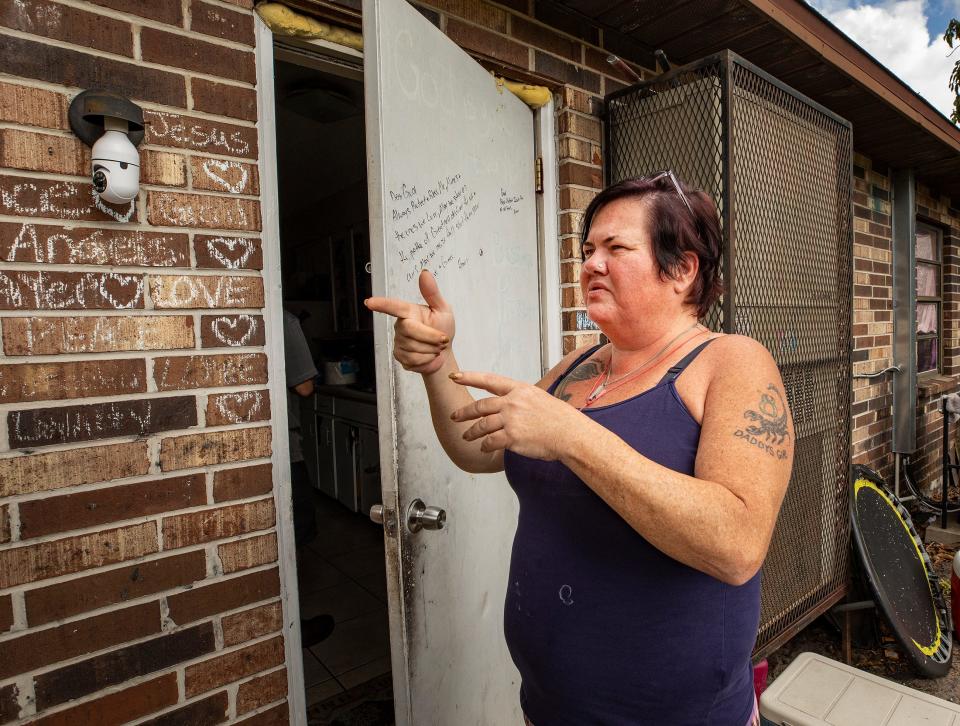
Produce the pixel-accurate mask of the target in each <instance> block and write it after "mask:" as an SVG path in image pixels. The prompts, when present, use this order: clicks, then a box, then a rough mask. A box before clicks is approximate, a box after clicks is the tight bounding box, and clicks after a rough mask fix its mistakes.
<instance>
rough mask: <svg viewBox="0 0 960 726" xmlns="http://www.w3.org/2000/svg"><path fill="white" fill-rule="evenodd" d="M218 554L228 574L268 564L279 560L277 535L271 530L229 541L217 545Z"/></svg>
mask: <svg viewBox="0 0 960 726" xmlns="http://www.w3.org/2000/svg"><path fill="white" fill-rule="evenodd" d="M217 554H218V555H219V557H220V563H221V564H222V565H223V571H224V573H227V574H229V573H231V572H239V571H240V570H246V569H249V568H251V567H259V566H260V565H267V564H270V563H271V562H276V561H277V535H276V533H275V532H271V533H270V534H265V535H263V536H261V537H247V538H246V539H241V540H238V541H237V542H227V543H226V544H222V545H220V546H219V547H217Z"/></svg>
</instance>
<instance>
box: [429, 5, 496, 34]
mask: <svg viewBox="0 0 960 726" xmlns="http://www.w3.org/2000/svg"><path fill="white" fill-rule="evenodd" d="M425 2H426V4H427V5H432V6H433V7H435V8H438V9H439V10H442V11H444V12H445V13H447V14H448V15H456V16H457V17H459V18H463V19H464V20H469V21H470V22H471V23H475V24H476V25H482V26H483V27H485V28H490V29H491V30H497V31H499V32H501V33H506V32H507V13H506V12H504V10H502V9H501V8H498V7H496V6H494V5H490V4H489V3H485V2H483V0H425Z"/></svg>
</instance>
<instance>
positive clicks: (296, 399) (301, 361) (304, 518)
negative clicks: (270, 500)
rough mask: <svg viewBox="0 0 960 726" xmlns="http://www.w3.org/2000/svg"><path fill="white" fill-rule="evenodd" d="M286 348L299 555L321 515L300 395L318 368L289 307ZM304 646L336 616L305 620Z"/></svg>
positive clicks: (321, 636) (309, 388) (310, 387)
mask: <svg viewBox="0 0 960 726" xmlns="http://www.w3.org/2000/svg"><path fill="white" fill-rule="evenodd" d="M283 352H284V357H285V366H286V370H285V373H286V383H287V427H288V428H289V432H288V433H289V447H290V487H291V490H292V497H293V532H294V541H295V542H296V546H297V556H298V557H299V556H300V553H301V552H302V551H303V549H304V547H305V546H306V544H307V543H308V542H310V541H311V540H312V539H313V538H314V537H316V536H317V518H316V512H315V511H314V508H313V484H312V482H311V481H310V473H309V471H308V470H307V465H306V463H304V460H303V438H302V435H301V432H300V399H301V398H309V397H310V396H312V395H313V392H314V379H315V378H316V377H317V368H316V366H315V365H314V363H313V356H312V355H310V347H309V346H308V345H307V339H306V337H304V335H303V328H302V327H301V326H300V320H299V319H298V318H297V316H296V315H294V314H293V313H291V312H290V311H289V310H284V311H283ZM300 628H301V640H302V644H303V647H309V646H311V645H316V644H317V643H319V642H321V641H323V640H325V639H326V638H328V637H329V636H330V634H331V633H332V632H333V628H334V619H333V616H331V615H328V614H323V615H317V616H316V617H313V618H309V619H307V620H301V622H300Z"/></svg>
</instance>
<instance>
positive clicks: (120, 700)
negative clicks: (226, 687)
mask: <svg viewBox="0 0 960 726" xmlns="http://www.w3.org/2000/svg"><path fill="white" fill-rule="evenodd" d="M177 697H178V693H177V674H176V673H167V674H166V675H163V676H160V677H159V678H154V679H153V680H150V681H146V682H144V683H138V684H137V685H135V686H131V687H130V688H125V689H124V690H122V691H116V692H115V693H111V694H110V695H108V696H104V697H103V698H98V699H96V700H94V701H87V702H86V703H81V704H80V705H79V706H74V707H73V708H68V709H66V710H64V711H57V712H56V713H52V714H50V715H48V716H42V717H41V718H40V719H38V720H37V721H34V722H33V726H77V725H78V724H97V726H121V724H125V723H129V722H130V721H135V720H137V719H139V718H142V717H143V716H148V715H150V714H151V713H154V712H156V711H159V710H161V709H163V708H167V707H168V706H172V705H173V704H175V703H176V702H177Z"/></svg>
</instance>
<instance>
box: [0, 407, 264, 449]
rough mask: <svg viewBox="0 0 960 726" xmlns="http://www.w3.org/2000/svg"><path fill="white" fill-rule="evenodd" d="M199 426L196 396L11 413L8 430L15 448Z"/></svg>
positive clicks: (11, 444)
mask: <svg viewBox="0 0 960 726" xmlns="http://www.w3.org/2000/svg"><path fill="white" fill-rule="evenodd" d="M268 405H269V402H268ZM230 410H232V409H230ZM235 423H239V422H235ZM196 425H197V402H196V399H195V398H194V397H193V396H169V397H165V398H148V399H144V398H139V399H136V400H132V401H130V400H127V401H111V402H109V403H92V404H88V405H86V406H60V407H57V408H42V409H40V408H30V409H23V410H18V411H10V412H9V413H7V430H8V432H9V437H10V448H13V449H23V448H26V447H36V446H49V445H51V444H75V443H79V442H82V441H92V440H95V439H112V438H116V437H118V436H132V435H136V436H147V435H148V434H155V433H158V432H160V431H173V430H175V429H186V428H190V427H191V426H196Z"/></svg>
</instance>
